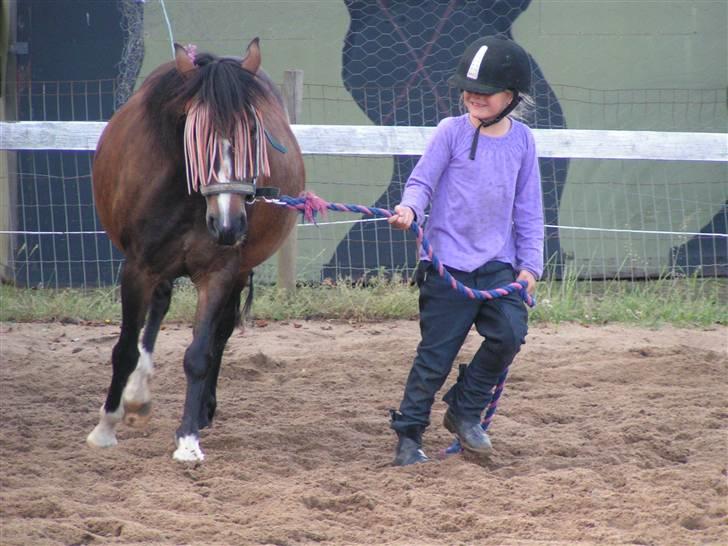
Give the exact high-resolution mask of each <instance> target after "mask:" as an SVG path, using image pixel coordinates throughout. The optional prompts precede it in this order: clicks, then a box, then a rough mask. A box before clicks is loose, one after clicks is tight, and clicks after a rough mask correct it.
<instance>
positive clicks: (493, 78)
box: [448, 36, 531, 159]
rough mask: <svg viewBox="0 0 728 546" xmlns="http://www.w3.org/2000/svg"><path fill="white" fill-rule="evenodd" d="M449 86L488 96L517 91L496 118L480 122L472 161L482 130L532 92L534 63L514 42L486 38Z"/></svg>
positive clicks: (472, 46) (466, 55) (462, 61)
mask: <svg viewBox="0 0 728 546" xmlns="http://www.w3.org/2000/svg"><path fill="white" fill-rule="evenodd" d="M448 83H449V84H450V85H451V86H452V87H457V88H458V89H460V90H462V91H470V92H471V93H481V94H485V95H493V94H495V93H499V92H501V91H506V90H510V91H512V92H513V100H512V101H511V103H510V104H509V105H508V106H506V108H505V109H504V110H503V111H502V112H501V113H500V114H498V115H497V116H496V117H495V118H493V119H489V120H482V119H481V120H480V125H479V126H478V128H477V129H476V130H475V134H474V135H473V144H472V146H471V147H470V159H475V151H476V149H477V147H478V135H479V134H480V129H481V128H482V127H489V126H491V125H494V124H496V123H498V122H499V121H500V120H502V119H503V118H504V117H506V116H507V115H508V114H510V113H511V112H512V111H513V110H514V109H515V108H516V106H518V103H519V102H520V101H521V97H520V96H519V93H528V92H529V91H530V89H531V63H530V61H529V58H528V54H527V53H526V52H525V51H524V49H523V48H522V47H521V46H519V45H518V44H517V43H516V42H514V41H513V40H509V39H508V38H502V37H499V36H486V37H485V38H480V39H478V40H476V41H475V42H473V43H472V44H470V46H468V48H467V49H466V50H465V53H464V54H463V56H462V58H461V59H460V62H459V63H458V67H457V70H456V71H455V74H453V75H452V76H451V77H450V79H449V80H448Z"/></svg>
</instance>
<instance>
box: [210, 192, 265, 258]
mask: <svg viewBox="0 0 728 546" xmlns="http://www.w3.org/2000/svg"><path fill="white" fill-rule="evenodd" d="M201 191H202V194H203V195H205V198H206V199H207V215H206V220H207V229H208V231H209V232H210V234H211V235H212V236H213V238H214V239H215V241H216V242H217V243H218V244H220V245H225V246H232V245H235V244H237V243H239V242H241V241H243V240H244V239H245V235H246V233H247V231H248V218H247V213H246V211H245V204H246V203H247V202H248V199H249V198H250V196H255V186H254V185H253V184H250V185H248V184H241V183H219V184H210V185H208V186H203V187H202V188H201Z"/></svg>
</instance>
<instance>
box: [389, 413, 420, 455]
mask: <svg viewBox="0 0 728 546" xmlns="http://www.w3.org/2000/svg"><path fill="white" fill-rule="evenodd" d="M390 415H391V417H392V425H394V423H395V422H396V421H397V418H398V417H399V416H401V414H400V413H399V412H398V411H394V410H390ZM392 428H394V426H392ZM394 431H395V432H396V433H397V437H398V438H399V441H398V442H397V451H396V453H395V456H394V461H392V466H407V465H410V464H415V463H426V462H427V461H429V460H430V458H429V457H428V456H427V455H425V452H424V451H422V432H423V431H424V427H418V426H409V427H405V428H403V429H397V428H394Z"/></svg>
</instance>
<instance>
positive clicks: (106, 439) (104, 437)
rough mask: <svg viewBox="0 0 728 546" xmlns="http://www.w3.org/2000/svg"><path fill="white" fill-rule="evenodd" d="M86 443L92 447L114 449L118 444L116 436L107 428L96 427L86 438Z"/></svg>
mask: <svg viewBox="0 0 728 546" xmlns="http://www.w3.org/2000/svg"><path fill="white" fill-rule="evenodd" d="M86 443H87V444H88V445H89V446H90V447H112V446H115V445H116V444H117V441H116V434H114V432H113V431H111V432H110V431H109V430H108V429H107V428H106V427H103V426H101V425H96V428H94V429H93V430H92V431H91V432H90V433H89V435H88V436H86Z"/></svg>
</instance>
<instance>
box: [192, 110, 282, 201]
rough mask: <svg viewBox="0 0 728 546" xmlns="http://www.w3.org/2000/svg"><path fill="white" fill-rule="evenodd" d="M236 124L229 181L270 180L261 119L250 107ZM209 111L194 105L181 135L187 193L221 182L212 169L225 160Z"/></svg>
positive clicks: (219, 136) (221, 143)
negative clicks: (230, 178)
mask: <svg viewBox="0 0 728 546" xmlns="http://www.w3.org/2000/svg"><path fill="white" fill-rule="evenodd" d="M249 108H250V110H249V111H246V110H243V111H242V112H241V114H240V115H239V116H238V118H237V119H236V120H235V124H234V126H233V130H232V132H231V135H230V138H229V140H230V145H231V147H232V161H233V169H232V177H233V179H234V180H235V181H244V180H253V181H254V180H256V179H257V178H258V177H259V176H270V165H269V162H268V151H267V149H266V145H265V126H264V125H263V119H262V118H261V117H260V115H259V114H258V111H257V110H256V109H255V107H254V106H253V105H250V106H249ZM212 120H213V116H212V114H211V112H210V108H209V107H208V106H206V105H204V104H202V103H201V102H199V101H198V102H195V103H193V104H192V106H191V107H190V109H189V111H188V112H187V119H186V120H185V132H184V149H185V172H186V175H187V191H188V192H189V193H192V192H193V191H198V189H199V188H200V186H206V185H207V184H211V183H216V182H220V180H219V179H218V176H217V172H216V169H215V166H216V165H220V164H221V163H222V161H223V159H224V157H223V154H224V149H223V137H222V136H221V135H220V134H219V133H218V132H217V131H216V130H215V127H214V124H213V123H212Z"/></svg>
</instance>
